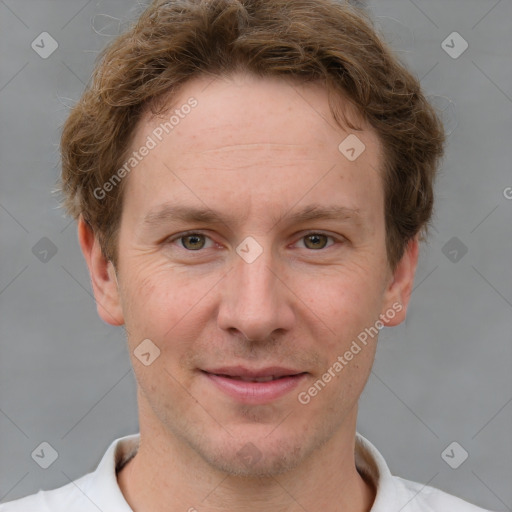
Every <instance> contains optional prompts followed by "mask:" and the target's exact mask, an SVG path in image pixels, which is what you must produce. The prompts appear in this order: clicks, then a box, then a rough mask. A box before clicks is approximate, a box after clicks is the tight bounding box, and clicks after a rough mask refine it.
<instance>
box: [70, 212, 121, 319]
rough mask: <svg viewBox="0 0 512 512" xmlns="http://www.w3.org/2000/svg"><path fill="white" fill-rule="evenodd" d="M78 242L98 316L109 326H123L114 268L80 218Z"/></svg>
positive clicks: (85, 223)
mask: <svg viewBox="0 0 512 512" xmlns="http://www.w3.org/2000/svg"><path fill="white" fill-rule="evenodd" d="M78 241H79V242H80V247H81V249H82V253H83V255H84V258H85V261H86V263H87V267H88V269H89V275H90V277H91V284H92V289H93V292H94V298H95V299H96V306H97V309H98V314H99V316H100V317H101V319H102V320H103V321H104V322H106V323H108V324H110V325H123V324H124V319H123V313H122V308H121V301H120V296H119V287H118V283H117V276H116V273H115V269H114V266H113V265H112V262H111V261H109V260H108V259H107V258H106V257H105V255H104V254H103V251H102V249H101V246H100V243H99V241H98V238H97V236H96V235H95V234H94V231H93V230H92V228H91V226H90V225H89V224H88V223H87V222H86V221H85V220H84V219H83V217H82V216H80V218H79V219H78Z"/></svg>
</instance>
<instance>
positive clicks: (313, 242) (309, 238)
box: [300, 233, 334, 249]
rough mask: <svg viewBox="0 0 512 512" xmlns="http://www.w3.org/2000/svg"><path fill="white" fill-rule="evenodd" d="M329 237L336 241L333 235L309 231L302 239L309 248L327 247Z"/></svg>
mask: <svg viewBox="0 0 512 512" xmlns="http://www.w3.org/2000/svg"><path fill="white" fill-rule="evenodd" d="M329 239H331V240H333V241H334V238H333V237H332V236H329V235H324V234H323V233H308V234H307V235H305V236H303V237H302V238H301V239H300V240H301V241H304V246H305V247H306V248H307V249H325V248H326V247H328V246H327V243H328V240H329ZM333 243H334V242H333ZM330 245H332V244H330ZM330 245H329V247H330Z"/></svg>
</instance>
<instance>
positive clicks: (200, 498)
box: [78, 74, 418, 512]
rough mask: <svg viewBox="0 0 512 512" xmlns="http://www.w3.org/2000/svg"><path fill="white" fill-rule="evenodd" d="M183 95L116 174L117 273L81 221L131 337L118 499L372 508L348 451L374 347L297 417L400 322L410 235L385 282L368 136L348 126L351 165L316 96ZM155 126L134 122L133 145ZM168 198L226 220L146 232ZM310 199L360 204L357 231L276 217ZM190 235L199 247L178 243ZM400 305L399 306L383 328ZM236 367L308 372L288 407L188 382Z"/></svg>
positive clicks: (106, 310) (244, 83)
mask: <svg viewBox="0 0 512 512" xmlns="http://www.w3.org/2000/svg"><path fill="white" fill-rule="evenodd" d="M190 96H193V97H195V98H196V99H197V101H198V105H197V107H196V108H195V109H193V110H192V112H191V113H190V114H189V115H188V116H186V117H185V118H184V119H182V120H180V124H179V125H177V126H176V127H175V129H174V130H173V131H172V132H171V133H170V134H169V135H166V136H165V137H164V139H163V140H162V142H160V143H159V144H158V145H157V147H156V148H154V149H152V150H151V151H150V153H149V155H147V156H146V157H145V158H144V159H143V160H142V161H141V162H140V164H139V165H138V166H137V167H136V169H135V170H134V171H132V173H131V174H130V175H129V176H128V177H127V178H125V179H126V180H127V181H126V183H125V185H126V187H125V190H124V193H125V200H124V205H123V212H122V218H121V224H120V231H119V238H118V244H119V245H118V254H119V259H118V262H117V265H116V268H114V266H113V265H112V263H111V262H109V261H107V260H106V259H105V258H104V256H103V254H102V251H101V248H100V245H99V243H98V240H97V238H96V237H95V236H94V234H93V232H92V231H91V230H90V229H89V227H88V226H87V225H86V224H85V223H84V222H83V221H82V220H80V221H79V227H78V230H79V240H80V244H81V247H82V250H83V253H84V255H85V258H86V261H87V264H88V267H89V271H90V274H91V279H92V285H93V288H94V294H95V297H96V300H97V303H98V312H99V314H100V316H101V317H102V318H103V319H104V320H105V321H106V322H108V323H110V324H113V325H122V324H124V325H125V326H126V330H127V333H128V344H129V348H130V354H131V357H132V364H133V367H134V373H135V376H136V379H137V386H138V403H139V422H140V434H141V443H140V448H139V452H138V454H137V455H136V456H135V458H134V459H133V460H132V461H131V462H130V463H128V464H127V466H126V467H125V468H124V469H123V470H122V471H121V472H120V474H119V475H118V481H119V485H120V488H121V490H122V492H123V494H124V496H125V498H126V500H127V502H128V503H129V504H130V506H131V507H132V508H133V510H135V511H136V512H145V511H149V510H151V511H154V512H159V511H162V512H163V511H169V510H184V511H185V510H190V509H191V508H192V507H194V508H195V509H197V510H199V511H220V510H226V511H227V510H229V511H231V512H238V511H240V512H241V511H249V510H250V511H267V510H276V511H287V512H291V511H303V510H325V511H332V512H334V511H339V510H347V511H354V512H359V511H368V510H370V508H371V505H372V503H373V500H374V498H375V489H374V488H373V486H372V485H371V484H369V483H368V482H366V481H365V480H364V479H363V478H362V477H361V475H360V474H359V473H358V471H357V469H356V466H355V459H354V446H355V430H356V418H357V403H358V399H359V396H360V394H361V392H362V391H363V388H364V386H365V384H366V381H367V379H368V376H369V373H370V370H371V366H372V363H373V359H374V354H375V347H376V341H377V337H375V338H373V340H371V341H370V342H369V343H368V345H367V346H365V347H364V348H363V349H362V350H361V351H360V352H359V353H358V354H357V355H355V356H354V358H353V360H352V361H350V362H349V364H347V365H346V366H345V367H344V368H343V371H341V372H339V374H338V375H337V376H336V377H335V378H332V380H331V381H330V382H329V383H328V384H327V385H326V386H325V388H324V389H322V391H321V392H319V393H318V394H317V395H316V396H315V397H314V398H312V399H311V401H310V402H309V403H308V404H307V405H304V404H301V403H300V402H299V401H298V399H297V395H298V393H299V392H300V391H305V390H307V389H308V388H310V387H311V385H312V384H313V383H314V382H315V381H317V380H318V379H319V378H321V376H322V375H323V374H324V373H325V372H326V371H327V369H328V368H329V367H331V366H332V365H333V363H334V362H335V361H336V360H337V357H338V356H339V355H343V354H344V353H345V352H346V351H347V350H348V349H349V347H350V345H351V343H352V341H353V340H354V339H356V337H357V335H358V334H359V333H360V332H362V331H363V330H364V329H365V328H366V327H369V326H372V325H374V324H375V322H376V320H378V319H379V315H385V316H386V319H385V321H384V324H385V325H388V326H392V325H397V324H399V323H401V322H402V321H403V320H404V319H405V314H406V307H407V303H408V301H409V296H410V293H411V288H412V284H413V279H414V273H415V269H416V264H417V259H418V241H417V239H414V240H412V241H411V242H410V243H409V245H408V247H407V249H406V252H405V253H404V256H403V258H402V259H401V261H400V262H399V264H398V266H397V267H396V269H395V271H394V272H392V271H391V269H390V266H389V263H388V261H387V257H386V246H385V234H386V233H385V224H384V194H383V186H382V179H381V174H380V173H381V171H380V167H381V163H382V150H381V146H380V142H379V140H378V138H377V136H376V134H375V133H374V131H373V130H372V129H371V127H369V126H366V125H365V124H364V123H362V122H361V121H360V120H358V122H359V123H360V125H361V127H362V130H361V131H358V132H357V137H358V138H359V139H360V140H361V141H362V142H363V143H364V144H365V146H366V149H365V150H364V152H363V153H362V154H361V155H360V156H359V157H358V158H357V159H356V160H355V161H353V162H351V161H349V160H348V159H347V158H345V156H344V155H342V154H341V153H340V151H339V150H338V145H339V144H340V142H341V141H342V140H343V139H344V138H345V137H346V136H347V135H348V134H349V133H354V131H353V130H350V129H348V128H347V130H344V129H343V128H340V127H339V126H338V125H336V123H335V121H334V119H333V117H332V115H331V114H330V111H329V106H328V102H327V93H326V91H325V89H324V88H323V87H322V86H321V85H319V84H308V85H304V84H302V85H297V84H294V83H292V82H287V81H285V80H283V79H270V78H264V79H262V78H255V77H252V76H249V75H241V74H237V75H233V76H231V77H223V78H217V79H215V80H213V81H212V79H211V78H208V79H207V78H206V77H202V78H197V79H194V80H193V81H190V82H188V83H187V84H186V85H185V86H184V88H183V89H182V90H181V91H180V94H179V95H178V97H177V98H175V99H174V102H173V108H174V105H177V106H179V105H183V104H184V103H185V102H186V101H187V99H188V98H189V97H190ZM345 107H346V109H347V112H349V113H350V112H351V111H350V108H349V106H348V104H347V103H346V102H345ZM350 115H352V116H354V115H355V114H354V113H353V112H352V113H351V114H350ZM161 122H162V119H159V118H156V117H155V116H152V115H150V114H148V113H146V115H145V116H144V117H143V118H142V119H141V121H140V123H139V124H138V125H137V126H136V127H135V131H134V138H133V141H132V149H133V150H135V149H137V148H139V147H140V146H141V145H142V144H144V142H145V141H146V138H147V136H148V135H150V134H151V132H152V130H154V129H155V127H157V126H158V125H159V124H160V123H161ZM164 204H168V205H174V206H176V205H178V204H179V205H184V206H191V207H196V208H201V207H205V206H207V207H208V208H210V209H212V210H215V211H217V212H220V214H222V215H224V216H225V217H226V219H225V222H206V223H201V222H197V221H195V222H191V221H186V222H185V221H179V220H177V219H176V218H173V217H167V218H165V217H161V218H160V220H159V221H157V222H154V223H153V224H151V225H148V224H147V223H145V222H144V219H145V218H146V217H147V216H148V215H149V214H150V213H154V212H157V211H159V209H160V208H161V206H162V205H164ZM313 204H320V205H323V206H325V205H331V206H343V207H346V208H349V209H353V210H356V211H357V212H358V219H359V221H354V220H353V218H350V219H347V218H337V219H322V218H319V219H313V220H309V221H301V222H297V221H296V220H291V219H288V218H287V217H288V216H290V215H292V214H293V213H295V212H297V211H299V210H301V209H303V208H304V207H306V206H308V205H313ZM153 218H155V216H154V215H153ZM279 219H280V220H279ZM191 230H192V231H194V232H197V233H198V234H199V235H206V237H205V238H202V237H201V236H200V237H199V239H197V238H192V239H190V238H188V239H183V238H182V239H180V238H179V237H177V236H176V235H180V234H182V233H183V232H185V231H191ZM310 232H314V233H319V234H320V235H326V237H323V236H320V238H314V237H313V239H311V238H308V237H307V236H306V235H307V234H308V233H310ZM248 236H251V237H253V238H254V239H255V240H256V241H257V242H258V243H259V245H260V246H261V248H262V249H263V252H262V254H261V255H260V256H259V257H258V258H257V259H256V260H255V261H254V262H252V263H247V262H246V261H244V259H242V258H241V257H240V256H239V255H238V254H237V252H236V248H237V246H238V245H239V244H240V243H241V242H242V241H243V240H244V239H245V238H246V237H248ZM329 237H332V238H329ZM184 244H185V245H184ZM194 244H196V245H194ZM202 244H204V246H203V245H202ZM198 245H199V246H200V247H203V248H200V249H199V250H196V251H194V250H191V249H190V247H193V248H194V247H197V246H198ZM324 246H325V247H324ZM394 303H395V304H396V303H400V304H401V305H402V306H403V309H402V310H401V311H400V312H397V313H396V315H395V316H394V318H393V319H392V320H391V319H387V317H388V315H387V314H386V312H387V311H388V310H389V309H390V308H392V305H393V304H394ZM148 338H149V339H150V340H152V342H153V343H154V344H155V345H156V346H158V348H159V350H160V356H159V357H158V358H157V359H156V360H155V361H154V362H153V363H152V364H150V365H149V366H145V365H143V364H141V362H140V361H139V360H138V359H137V358H136V357H135V356H134V353H133V352H134V350H135V349H136V347H137V346H138V345H139V344H140V343H141V341H142V340H144V339H148ZM236 364H241V365H244V366H247V367H250V368H258V369H259V368H262V367H265V366H273V365H278V366H286V367H291V368H294V369H298V371H303V372H307V373H308V374H307V375H306V377H305V378H304V380H303V381H302V382H301V384H300V386H299V388H297V389H296V390H294V391H292V392H290V393H288V394H286V395H285V396H282V397H280V398H278V399H276V400H274V401H272V402H269V403H265V404H259V405H248V404H242V403H240V402H238V401H237V400H235V399H234V398H231V397H229V396H227V395H225V394H224V393H223V392H222V391H220V390H219V389H217V388H216V387H215V386H214V385H212V383H211V382H210V380H209V379H208V378H206V377H205V375H204V374H203V373H202V372H201V371H200V369H201V368H202V369H204V368H207V367H210V368H212V367H215V366H217V367H219V366H225V365H236ZM249 442H250V443H252V444H253V445H254V446H255V447H256V448H257V450H258V453H259V454H260V458H259V460H258V461H257V462H255V463H254V464H252V465H250V466H248V465H247V464H246V463H245V462H244V461H243V460H242V458H241V457H240V455H238V452H239V451H240V450H241V449H242V448H244V446H245V445H247V443H249Z"/></svg>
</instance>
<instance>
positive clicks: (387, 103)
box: [61, 0, 444, 269]
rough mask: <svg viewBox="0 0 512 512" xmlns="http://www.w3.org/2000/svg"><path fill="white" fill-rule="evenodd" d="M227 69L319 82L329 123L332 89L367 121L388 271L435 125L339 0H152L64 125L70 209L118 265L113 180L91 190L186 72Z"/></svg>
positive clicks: (419, 225)
mask: <svg viewBox="0 0 512 512" xmlns="http://www.w3.org/2000/svg"><path fill="white" fill-rule="evenodd" d="M235 71H245V72H250V73H253V74H255V75H257V76H261V77H265V76H267V77H268V76H280V77H283V78H285V77H286V78H291V79H296V80H298V81H300V82H308V81H320V82H321V83H323V84H324V85H325V87H326V89H327V91H328V93H329V104H330V106H331V111H332V113H333V115H334V117H335V119H336V121H337V123H338V124H340V118H339V112H337V111H336V108H335V107H334V106H333V105H334V104H333V103H332V102H331V98H333V97H337V98H340V97H343V98H345V99H346V100H348V101H349V102H350V103H351V104H352V105H353V106H355V107H356V110H357V111H358V112H359V113H360V114H361V116H362V119H364V120H366V121H367V122H368V123H369V124H370V125H371V126H372V127H373V129H374V130H375V131H376V133H377V135H378V137H379V140H380V141H381V143H382V146H383V149H384V161H383V165H382V167H383V173H384V174H383V183H384V197H385V223H386V251H387V256H388V260H389V263H390V266H391V268H392V269H394V268H395V266H396V264H397V263H398V262H399V260H400V258H401V257H402V255H403V252H404V249H405V247H406V245H407V243H408V241H409V240H410V239H411V238H413V237H414V236H415V235H416V234H418V233H421V234H423V232H424V231H426V228H427V224H428V221H429V220H430V217H431V214H432V206H433V180H434V176H435V173H436V170H437V167H438V165H439V159H440V158H441V156H442V153H443V146H444V132H443V128H442V125H441V122H440V120H439V119H438V117H437V116H436V113H435V111H434V110H433V108H432V107H431V106H430V104H429V103H428V101H427V100H426V98H425V97H424V95H423V93H422V91H421V88H420V84H419V81H418V80H417V79H416V78H415V77H414V76H413V75H412V74H411V73H410V72H409V71H407V69H406V68H405V67H404V66H403V65H402V64H401V63H400V62H399V61H398V60H397V58H396V57H395V56H394V55H393V54H392V52H391V51H390V49H389V48H388V47H387V46H386V45H385V43H383V42H382V40H381V39H380V38H379V36H378V35H377V33H376V32H375V30H374V29H373V26H372V23H371V21H370V19H369V18H368V16H367V15H366V14H365V13H364V12H363V11H361V10H360V9H356V8H354V7H352V6H351V5H350V4H348V3H346V2H342V1H340V0H293V1H290V0H174V1H169V0H168V1H162V0H159V1H154V2H153V3H152V4H151V5H150V6H149V7H148V8H147V9H146V10H145V11H144V12H143V13H142V15H141V16H140V18H139V19H138V20H137V22H136V23H135V24H134V25H133V26H132V27H131V28H130V29H129V30H128V31H126V32H125V33H123V34H121V35H120V36H118V37H117V38H116V39H115V40H114V41H113V42H112V43H111V44H110V45H109V46H108V47H107V48H106V49H105V50H104V51H103V53H102V54H101V56H100V59H99V61H98V64H97V66H96V68H95V70H94V73H93V75H92V78H91V80H90V82H89V84H88V86H87V88H86V91H85V92H84V94H83V95H82V97H81V99H80V100H79V101H78V103H77V104H76V105H75V106H74V108H73V109H72V111H71V113H70V115H69V117H68V119H67V121H66V123H65V125H64V129H63V134H62V140H61V153H62V190H63V193H64V196H65V206H66V208H67V210H68V212H69V213H70V214H71V215H73V216H74V217H75V218H77V217H78V216H80V215H82V216H83V218H84V219H85V220H86V221H87V222H88V223H89V224H90V226H91V227H92V228H93V230H94V231H95V233H96V234H97V236H98V238H99V240H100V243H101V246H102V249H103V252H104V254H105V255H106V257H107V258H109V259H111V260H112V261H113V262H114V263H116V259H117V258H116V253H117V251H116V245H117V242H116V238H117V237H116V234H117V231H118V228H119V223H120V218H121V209H122V199H123V193H122V191H123V186H122V185H123V183H120V185H119V186H116V187H109V193H108V194H105V197H104V198H103V199H101V200H99V199H98V197H97V194H96V193H95V192H94V191H95V190H98V188H101V187H102V186H103V185H104V184H105V183H106V182H107V181H108V180H109V179H111V178H112V176H113V175H114V174H115V173H116V171H117V170H118V169H119V168H120V166H121V165H123V162H124V158H125V155H126V154H127V150H128V148H129V144H130V140H131V137H132V135H133V130H134V126H136V123H137V121H138V120H139V119H140V117H141V116H142V114H143V113H144V112H145V111H146V109H147V108H148V106H151V108H152V110H153V105H154V104H155V102H158V101H159V99H162V98H164V97H165V98H172V95H173V94H175V93H176V92H177V91H178V89H179V88H180V87H182V86H183V85H184V84H185V83H186V82H187V81H189V80H191V79H192V78H194V77H198V76H200V75H205V74H209V75H214V76H225V75H228V74H230V73H233V72H235ZM153 111H154V110H153ZM344 121H345V122H347V120H346V119H345V120H344ZM348 124H349V125H350V126H351V128H356V127H354V126H352V125H351V124H350V123H348ZM340 126H341V124H340ZM110 189H111V190H110Z"/></svg>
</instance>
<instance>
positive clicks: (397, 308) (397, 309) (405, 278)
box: [380, 235, 419, 327]
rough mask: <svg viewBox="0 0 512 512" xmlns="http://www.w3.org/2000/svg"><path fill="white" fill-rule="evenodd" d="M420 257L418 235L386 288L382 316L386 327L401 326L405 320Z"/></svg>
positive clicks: (407, 249)
mask: <svg viewBox="0 0 512 512" xmlns="http://www.w3.org/2000/svg"><path fill="white" fill-rule="evenodd" d="M418 255H419V242H418V235H417V236H415V237H414V238H413V239H411V240H410V241H409V243H408V244H407V247H406V249H405V251H404V254H403V256H402V258H401V260H400V261H399V263H398V265H397V266H396V268H395V270H394V272H393V273H392V275H391V278H390V280H389V283H388V286H387V288H386V291H385V296H384V302H383V307H384V309H383V310H382V311H381V315H380V318H381V319H382V322H383V323H384V325H385V326H386V327H392V326H394V325H399V324H401V323H402V322H403V321H404V320H405V316H406V313H407V306H408V304H409V299H410V298H411V293H412V287H413V284H414V275H415V273H416V267H417V265H418Z"/></svg>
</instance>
